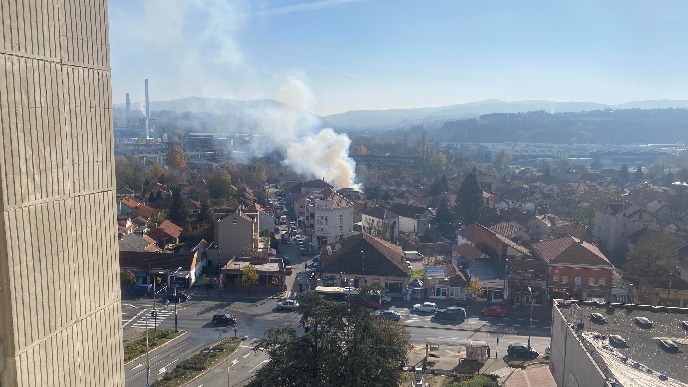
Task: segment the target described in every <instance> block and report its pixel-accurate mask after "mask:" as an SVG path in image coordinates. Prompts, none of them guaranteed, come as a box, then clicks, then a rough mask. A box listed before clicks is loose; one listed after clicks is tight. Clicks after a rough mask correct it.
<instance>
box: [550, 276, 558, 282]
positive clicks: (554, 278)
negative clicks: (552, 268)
mask: <svg viewBox="0 0 688 387" xmlns="http://www.w3.org/2000/svg"><path fill="white" fill-rule="evenodd" d="M552 282H554V283H557V282H559V276H558V275H553V276H552Z"/></svg>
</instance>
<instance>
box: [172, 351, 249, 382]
mask: <svg viewBox="0 0 688 387" xmlns="http://www.w3.org/2000/svg"><path fill="white" fill-rule="evenodd" d="M218 343H219V341H218ZM241 343H243V341H241ZM215 345H217V343H215ZM213 346H214V345H213ZM239 348H241V344H239V346H238V347H237V349H235V350H234V352H232V353H230V354H228V355H227V356H226V357H225V358H224V359H222V361H218V362H217V363H215V364H214V365H213V366H212V367H210V368H208V369H206V370H204V371H203V372H201V373H200V374H198V375H196V376H195V377H194V378H193V379H191V380H189V381H188V382H186V383H184V384H182V386H188V385H189V383H191V382H193V381H194V380H196V379H198V378H200V377H201V376H203V375H205V374H207V373H208V372H210V371H211V370H213V369H214V368H215V367H217V366H219V365H220V363H222V362H223V361H225V360H227V358H229V357H230V356H232V355H234V354H235V353H237V352H238V351H239Z"/></svg>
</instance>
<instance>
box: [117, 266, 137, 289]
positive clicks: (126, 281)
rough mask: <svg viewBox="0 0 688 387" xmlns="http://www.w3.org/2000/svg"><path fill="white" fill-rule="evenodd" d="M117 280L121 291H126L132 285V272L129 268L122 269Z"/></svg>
mask: <svg viewBox="0 0 688 387" xmlns="http://www.w3.org/2000/svg"><path fill="white" fill-rule="evenodd" d="M119 279H120V284H121V285H122V289H127V288H129V287H130V286H131V285H132V284H133V283H134V272H132V271H131V269H130V268H128V267H125V268H124V269H122V272H121V273H120V277H119Z"/></svg>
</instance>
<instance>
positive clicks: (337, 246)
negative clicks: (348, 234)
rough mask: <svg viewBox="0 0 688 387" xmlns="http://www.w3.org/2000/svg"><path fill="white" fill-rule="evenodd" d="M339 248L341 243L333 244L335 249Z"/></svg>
mask: <svg viewBox="0 0 688 387" xmlns="http://www.w3.org/2000/svg"><path fill="white" fill-rule="evenodd" d="M341 248H342V245H340V244H339V243H337V244H336V245H334V249H335V251H339V249H341Z"/></svg>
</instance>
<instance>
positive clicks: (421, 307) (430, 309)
mask: <svg viewBox="0 0 688 387" xmlns="http://www.w3.org/2000/svg"><path fill="white" fill-rule="evenodd" d="M413 311H414V312H426V313H435V312H436V311H437V304H435V303H434V302H424V303H422V304H416V305H413Z"/></svg>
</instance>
